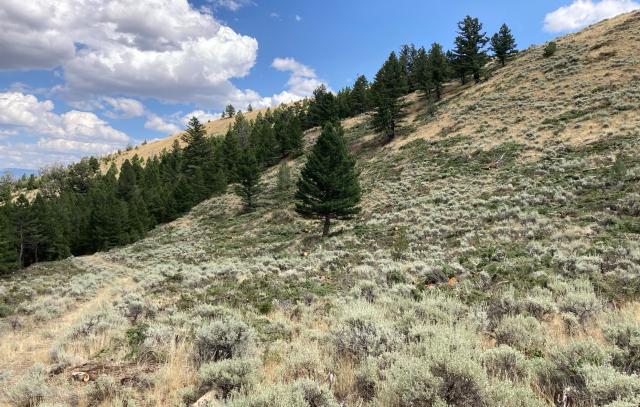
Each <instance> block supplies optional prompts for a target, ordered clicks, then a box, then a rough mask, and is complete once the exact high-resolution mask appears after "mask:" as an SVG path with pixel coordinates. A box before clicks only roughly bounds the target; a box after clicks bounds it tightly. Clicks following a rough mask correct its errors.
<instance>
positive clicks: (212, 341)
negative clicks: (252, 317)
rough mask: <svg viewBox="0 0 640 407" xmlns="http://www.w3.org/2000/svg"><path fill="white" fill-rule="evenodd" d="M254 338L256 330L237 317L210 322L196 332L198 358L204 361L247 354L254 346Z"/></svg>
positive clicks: (200, 361)
mask: <svg viewBox="0 0 640 407" xmlns="http://www.w3.org/2000/svg"><path fill="white" fill-rule="evenodd" d="M254 338H255V332H254V330H253V329H252V328H251V327H249V326H248V325H247V324H245V323H244V322H242V321H239V320H237V319H233V318H227V319H224V320H218V321H213V322H209V323H207V324H205V325H203V326H202V327H200V329H198V331H197V332H196V336H195V350H196V359H197V361H198V362H199V363H204V362H211V361H213V362H215V361H218V360H222V359H230V358H234V357H242V356H246V355H247V354H248V353H249V352H250V350H251V348H252V347H253V344H254Z"/></svg>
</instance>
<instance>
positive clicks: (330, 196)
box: [296, 123, 360, 236]
mask: <svg viewBox="0 0 640 407" xmlns="http://www.w3.org/2000/svg"><path fill="white" fill-rule="evenodd" d="M296 199H297V200H298V203H297V204H296V211H297V212H298V213H299V214H301V215H302V216H305V217H310V218H320V219H322V220H323V230H322V235H323V236H328V235H329V228H330V225H331V219H349V218H351V217H352V216H353V215H355V214H357V213H358V212H359V211H360V208H359V207H358V204H359V202H360V185H359V182H358V173H357V171H356V168H355V161H354V159H353V158H352V157H351V156H350V155H349V153H348V151H347V146H346V145H345V141H344V130H343V129H342V127H341V126H340V125H339V124H331V123H329V124H327V125H325V127H324V129H323V131H322V134H321V135H320V137H319V138H318V141H317V142H316V144H315V145H314V146H313V148H312V149H311V152H310V153H309V156H308V157H307V162H306V164H305V166H304V168H303V169H302V172H301V175H300V180H299V181H298V191H297V193H296Z"/></svg>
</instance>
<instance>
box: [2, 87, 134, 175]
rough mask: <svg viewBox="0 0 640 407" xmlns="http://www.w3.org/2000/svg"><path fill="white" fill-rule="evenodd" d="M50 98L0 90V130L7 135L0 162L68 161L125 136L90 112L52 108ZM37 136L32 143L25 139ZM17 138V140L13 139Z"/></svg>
mask: <svg viewBox="0 0 640 407" xmlns="http://www.w3.org/2000/svg"><path fill="white" fill-rule="evenodd" d="M54 107H55V106H54V104H53V102H52V101H50V100H42V101H41V100H38V98H37V97H36V96H34V95H31V94H24V93H21V92H0V133H2V134H4V135H5V137H8V138H9V141H7V142H6V143H5V142H3V145H2V146H1V147H2V148H0V162H1V164H2V166H6V165H19V166H30V167H31V168H34V167H39V166H42V165H45V164H47V163H51V162H54V161H64V162H70V161H72V160H76V159H78V158H80V157H81V156H83V155H89V154H104V153H108V152H111V151H114V150H116V149H118V147H121V146H122V145H124V144H125V143H127V142H128V141H129V137H128V136H127V135H126V134H125V133H123V132H121V131H119V130H116V129H114V128H113V127H111V126H110V125H109V124H108V123H107V122H105V121H104V120H102V119H100V118H99V117H98V116H96V115H95V114H94V113H91V112H81V111H78V110H70V111H68V112H64V113H62V114H58V113H56V112H55V111H54ZM32 137H37V138H38V141H37V142H36V143H35V144H29V143H28V139H29V138H32ZM15 140H19V142H15Z"/></svg>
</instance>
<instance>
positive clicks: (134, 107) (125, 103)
mask: <svg viewBox="0 0 640 407" xmlns="http://www.w3.org/2000/svg"><path fill="white" fill-rule="evenodd" d="M104 101H105V103H107V104H108V105H109V106H111V108H112V109H113V111H112V112H107V116H108V117H110V118H113V119H115V118H120V119H131V118H133V117H140V116H142V115H144V105H143V104H142V103H140V102H139V101H137V100H135V99H129V98H112V97H105V98H104Z"/></svg>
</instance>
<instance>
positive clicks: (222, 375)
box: [198, 359, 257, 399]
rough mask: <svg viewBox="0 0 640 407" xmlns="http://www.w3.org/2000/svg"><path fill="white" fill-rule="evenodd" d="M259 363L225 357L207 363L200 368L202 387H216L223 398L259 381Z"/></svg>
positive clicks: (199, 377)
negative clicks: (257, 372)
mask: <svg viewBox="0 0 640 407" xmlns="http://www.w3.org/2000/svg"><path fill="white" fill-rule="evenodd" d="M256 366H257V363H256V361H254V360H250V359H225V360H220V361H218V362H213V363H206V364H204V365H202V366H201V367H200V369H199V370H198V383H199V384H200V387H201V389H212V388H213V389H215V390H217V391H218V394H220V396H221V397H222V398H223V399H226V398H227V397H229V395H230V394H231V392H233V391H237V390H240V389H242V388H247V387H249V386H251V385H252V384H253V383H255V382H256V381H257V376H256Z"/></svg>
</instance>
